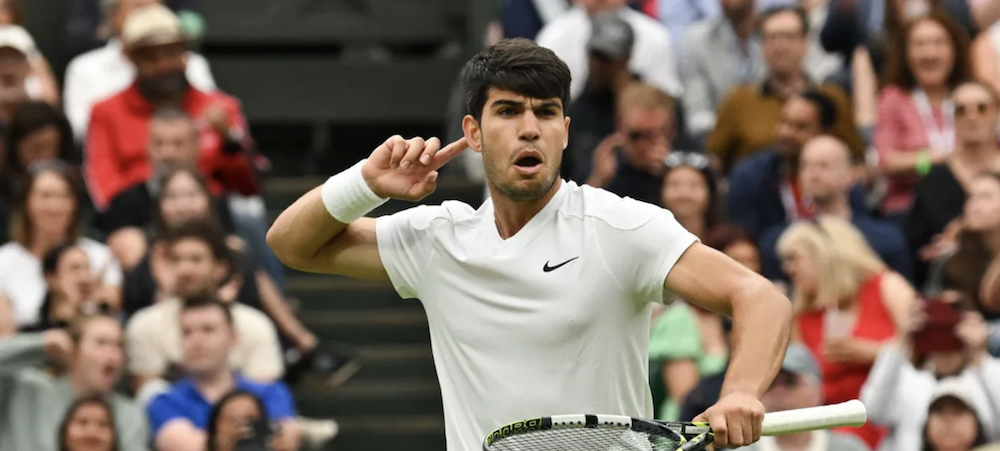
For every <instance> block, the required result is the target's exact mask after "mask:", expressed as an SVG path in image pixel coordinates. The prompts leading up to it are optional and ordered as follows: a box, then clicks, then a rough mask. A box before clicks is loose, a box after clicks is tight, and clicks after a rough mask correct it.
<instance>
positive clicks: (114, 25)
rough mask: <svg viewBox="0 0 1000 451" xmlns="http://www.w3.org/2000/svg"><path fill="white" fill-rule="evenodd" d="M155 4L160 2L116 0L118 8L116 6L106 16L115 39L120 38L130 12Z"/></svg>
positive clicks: (151, 0)
mask: <svg viewBox="0 0 1000 451" xmlns="http://www.w3.org/2000/svg"><path fill="white" fill-rule="evenodd" d="M157 3H160V0H118V6H116V7H115V8H114V10H112V11H111V14H110V15H109V16H108V22H109V23H110V25H111V31H112V32H113V33H114V34H115V36H116V37H117V36H121V35H122V29H123V28H125V19H128V16H129V14H132V11H135V10H137V9H139V8H142V7H144V6H149V5H154V4H157Z"/></svg>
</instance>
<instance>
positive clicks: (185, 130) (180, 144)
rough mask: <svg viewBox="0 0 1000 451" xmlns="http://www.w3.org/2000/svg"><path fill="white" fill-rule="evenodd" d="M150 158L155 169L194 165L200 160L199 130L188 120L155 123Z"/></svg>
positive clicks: (150, 138)
mask: <svg viewBox="0 0 1000 451" xmlns="http://www.w3.org/2000/svg"><path fill="white" fill-rule="evenodd" d="M149 157H150V160H151V161H152V163H153V166H154V167H166V166H175V165H193V164H194V163H195V162H196V161H197V159H198V130H196V129H195V128H194V124H192V123H191V122H190V121H186V120H172V121H161V120H155V121H153V122H152V124H150V126H149Z"/></svg>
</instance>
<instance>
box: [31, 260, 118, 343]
mask: <svg viewBox="0 0 1000 451" xmlns="http://www.w3.org/2000/svg"><path fill="white" fill-rule="evenodd" d="M42 274H44V275H45V284H46V290H45V298H44V299H45V300H44V301H43V302H42V306H41V308H39V312H38V322H37V323H35V324H33V325H30V326H26V327H22V328H21V330H20V332H44V331H47V330H50V329H57V328H62V327H66V325H68V324H69V323H70V322H71V321H73V318H75V317H76V316H77V315H78V314H79V313H80V312H84V311H87V312H92V311H96V310H98V309H99V300H96V301H95V300H92V297H93V296H94V295H96V294H97V293H96V291H97V290H96V289H95V282H96V279H95V278H94V275H93V273H92V272H91V270H90V259H89V258H88V257H87V252H86V251H84V250H83V248H82V247H80V246H78V245H72V244H59V245H57V246H56V247H54V248H52V249H51V250H49V251H48V252H46V253H45V258H43V259H42Z"/></svg>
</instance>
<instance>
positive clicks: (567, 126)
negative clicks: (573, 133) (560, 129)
mask: <svg viewBox="0 0 1000 451" xmlns="http://www.w3.org/2000/svg"><path fill="white" fill-rule="evenodd" d="M570 122H571V119H570V117H569V116H566V137H565V138H563V150H566V148H567V147H569V123H570Z"/></svg>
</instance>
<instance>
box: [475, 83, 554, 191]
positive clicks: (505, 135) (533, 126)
mask: <svg viewBox="0 0 1000 451" xmlns="http://www.w3.org/2000/svg"><path fill="white" fill-rule="evenodd" d="M465 129H466V137H468V138H469V143H470V145H471V147H472V148H473V149H475V150H476V151H478V152H482V154H483V164H484V166H485V169H486V178H487V180H489V183H490V185H491V186H493V187H494V188H495V189H496V190H498V191H499V192H500V193H502V194H503V195H504V196H506V197H508V198H510V199H512V200H516V201H530V200H537V199H541V198H542V197H544V196H545V195H546V194H547V193H548V192H549V191H551V190H552V188H553V186H554V185H555V182H556V179H557V178H558V177H559V167H560V165H561V164H562V153H563V150H564V149H566V145H567V143H568V139H569V138H568V136H569V118H568V117H566V116H565V115H564V112H563V104H562V101H561V100H560V99H558V98H555V99H533V98H529V97H526V96H524V95H522V94H518V93H514V92H510V91H504V90H499V89H490V91H489V96H488V97H487V99H486V105H485V107H484V108H483V115H482V120H481V121H480V122H479V123H478V124H476V122H475V119H473V118H472V117H471V116H467V117H466V118H465Z"/></svg>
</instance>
